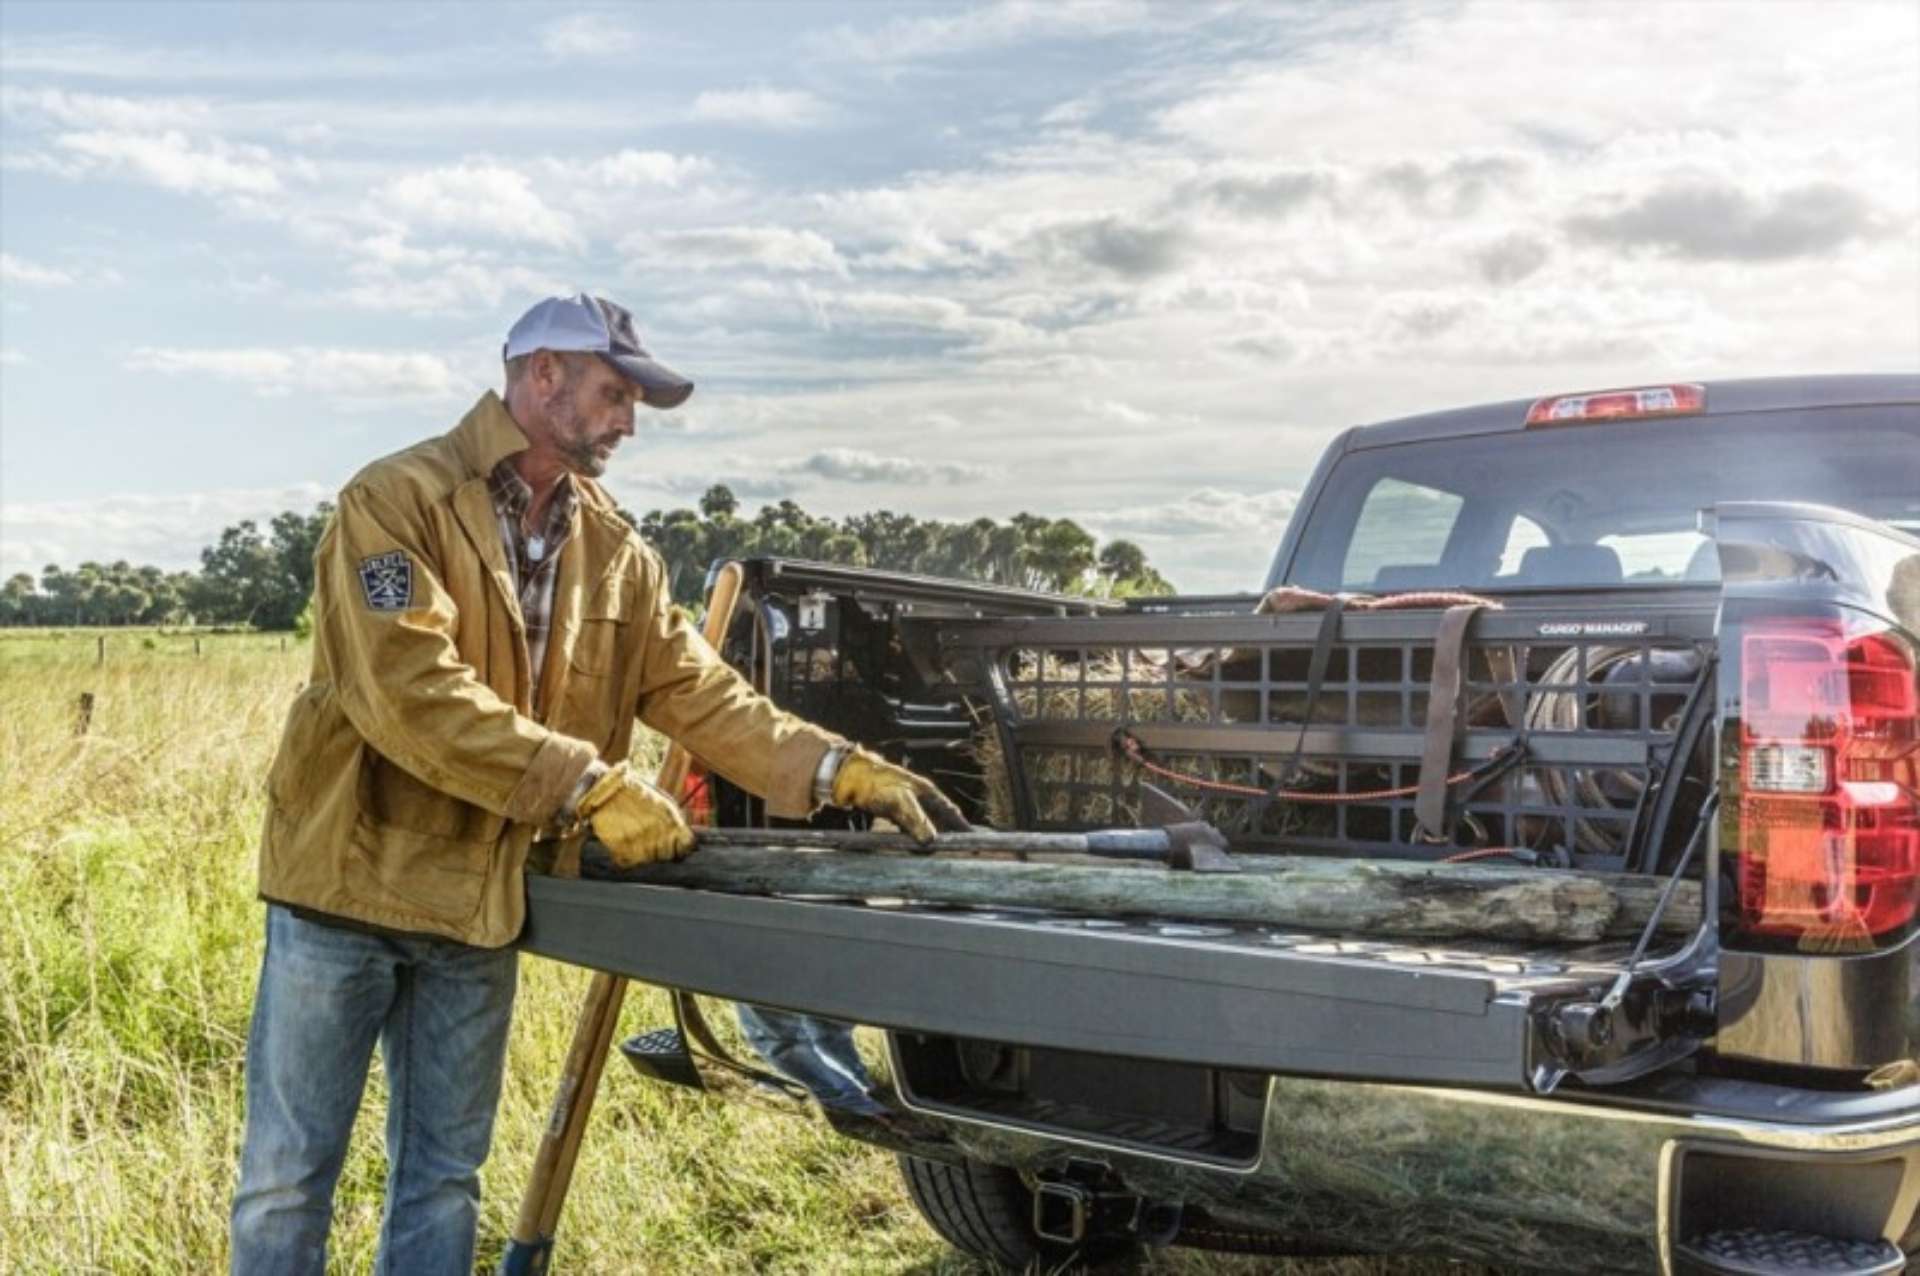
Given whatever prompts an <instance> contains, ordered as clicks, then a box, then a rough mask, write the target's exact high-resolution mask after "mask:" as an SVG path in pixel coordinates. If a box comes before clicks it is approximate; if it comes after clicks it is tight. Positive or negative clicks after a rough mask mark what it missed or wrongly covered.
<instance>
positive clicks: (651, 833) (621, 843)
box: [574, 762, 693, 868]
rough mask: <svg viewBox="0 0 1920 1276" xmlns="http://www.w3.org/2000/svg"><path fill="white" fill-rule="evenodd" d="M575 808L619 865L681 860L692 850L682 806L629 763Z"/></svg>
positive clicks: (610, 770)
mask: <svg viewBox="0 0 1920 1276" xmlns="http://www.w3.org/2000/svg"><path fill="white" fill-rule="evenodd" d="M574 812H575V813H576V814H577V815H579V816H580V817H581V818H582V819H584V820H587V821H588V822H589V823H591V824H592V825H593V833H594V836H595V837H598V838H599V839H600V840H601V841H602V842H604V843H606V846H607V851H608V853H609V856H610V857H611V858H612V860H613V862H614V864H615V866H617V867H619V868H632V867H634V866H635V865H637V864H652V863H655V862H656V861H659V860H677V859H679V858H680V857H681V856H683V855H685V854H686V853H687V852H688V851H691V850H692V849H693V830H692V829H691V828H688V827H687V819H686V817H685V816H684V815H682V814H680V807H679V805H678V804H676V803H675V802H674V800H673V799H672V798H670V797H668V796H667V795H666V794H664V793H662V792H661V791H660V790H659V789H656V788H654V787H653V786H652V785H651V784H649V783H647V782H646V781H645V780H643V779H641V778H640V776H639V775H638V773H636V772H635V771H634V769H633V768H632V767H631V766H629V765H627V764H626V763H625V762H622V763H620V764H619V765H618V766H614V767H610V768H608V770H607V773H606V774H605V775H603V776H601V777H600V778H599V779H598V780H596V781H594V785H593V787H592V788H590V789H588V790H587V793H586V796H585V797H583V798H581V799H580V801H579V803H578V805H576V806H575V807H574Z"/></svg>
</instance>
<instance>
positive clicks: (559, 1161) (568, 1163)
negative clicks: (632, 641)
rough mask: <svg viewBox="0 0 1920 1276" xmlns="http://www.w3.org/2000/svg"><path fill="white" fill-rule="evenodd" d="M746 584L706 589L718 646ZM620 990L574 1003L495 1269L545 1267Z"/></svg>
mask: <svg viewBox="0 0 1920 1276" xmlns="http://www.w3.org/2000/svg"><path fill="white" fill-rule="evenodd" d="M745 582H746V573H745V572H744V571H742V570H741V567H740V564H738V563H727V564H726V565H724V566H723V567H721V568H720V571H719V572H718V574H716V575H715V577H714V581H713V587H712V588H711V589H710V590H708V592H707V614H706V617H705V619H704V620H703V621H702V623H701V635H702V636H703V637H704V638H705V639H706V640H707V642H708V643H709V644H711V645H712V646H714V647H716V648H717V647H718V646H720V644H721V643H722V642H724V641H725V640H726V636H727V626H728V624H729V623H731V621H732V620H733V613H734V609H735V608H736V607H737V606H739V603H740V590H741V587H742V586H743V585H744V584H745ZM691 762H692V759H691V757H690V756H689V755H688V753H687V751H686V750H685V749H684V748H682V747H681V746H680V743H679V742H678V741H673V742H670V743H669V744H668V746H667V754H666V757H665V758H664V759H663V760H662V761H661V763H660V771H659V774H658V776H657V777H656V779H655V783H656V784H658V785H659V787H660V789H661V791H662V792H664V793H666V794H668V795H669V796H670V797H672V798H673V799H674V800H675V801H679V800H680V790H681V787H682V786H684V785H685V784H686V782H687V768H688V766H689V765H690V764H691ZM626 995H627V981H626V980H625V979H624V978H622V977H621V976H619V975H610V974H607V973H606V972H604V971H596V972H594V976H593V980H592V982H591V983H589V984H588V985H587V995H586V997H585V999H584V1000H583V1001H582V1002H581V1003H580V1017H579V1019H578V1020H577V1021H576V1022H575V1023H574V1026H573V1042H572V1044H571V1045H570V1046H569V1047H568V1049H567V1061H566V1064H565V1065H564V1067H563V1068H562V1069H561V1073H560V1086H559V1089H558V1090H556V1091H555V1093H554V1096H553V1113H552V1115H551V1116H549V1117H548V1118H547V1127H546V1129H545V1130H544V1131H542V1132H541V1135H540V1147H539V1148H538V1150H536V1151H535V1153H534V1158H533V1168H532V1170H531V1171H530V1172H529V1173H528V1176H527V1186H526V1190H525V1191H524V1192H523V1193H522V1194H521V1196H520V1216H519V1218H518V1220H517V1221H516V1222H515V1223H514V1226H513V1237H512V1241H511V1243H510V1244H509V1246H508V1250H507V1258H506V1260H505V1262H503V1264H502V1266H501V1270H502V1271H503V1272H507V1271H510V1270H524V1271H527V1272H531V1273H537V1272H544V1271H545V1270H546V1266H547V1260H548V1258H549V1256H550V1248H549V1247H550V1246H551V1244H552V1238H553V1234H554V1230H555V1228H556V1227H557V1226H558V1224H559V1221H560V1210H561V1207H562V1206H564V1205H565V1204H566V1201H567V1189H568V1188H569V1187H571V1186H572V1183H573V1167H574V1163H575V1162H576V1161H577V1160H579V1157H580V1138H581V1135H582V1134H583V1133H584V1132H585V1131H586V1128H587V1116H588V1114H589V1113H591V1112H592V1111H593V1100H594V1096H595V1094H596V1092H598V1090H599V1088H600V1074H601V1072H602V1070H603V1069H604V1068H605V1067H606V1063H607V1054H608V1052H609V1051H610V1050H611V1049H612V1048H613V1035H614V1032H615V1030H616V1029H617V1028H618V1026H619V1021H620V1007H621V1005H622V1003H623V1002H624V1001H625V999H626Z"/></svg>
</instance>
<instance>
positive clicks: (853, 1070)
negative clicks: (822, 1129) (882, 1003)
mask: <svg viewBox="0 0 1920 1276" xmlns="http://www.w3.org/2000/svg"><path fill="white" fill-rule="evenodd" d="M735 1012H736V1013H737V1014H738V1015H739V1017H740V1030H741V1032H742V1033H744V1034H745V1035H746V1038H747V1044H748V1045H750V1046H752V1047H753V1048H754V1050H755V1051H756V1052H757V1053H758V1054H759V1055H760V1057H761V1058H762V1059H765V1060H766V1061H767V1062H768V1063H770V1064H772V1065H773V1066H774V1067H775V1068H777V1069H779V1070H780V1071H781V1072H782V1073H784V1074H785V1075H786V1076H787V1077H789V1078H791V1079H792V1080H794V1081H798V1082H799V1083H800V1084H801V1085H803V1086H805V1087H806V1088H807V1090H808V1092H809V1093H811V1094H812V1095H813V1097H814V1098H815V1099H818V1100H819V1101H820V1103H821V1105H822V1106H823V1107H829V1108H840V1109H842V1110H844V1111H848V1112H857V1113H860V1114H861V1115H863V1116H874V1115H877V1114H878V1113H881V1112H884V1111H885V1110H886V1109H885V1108H883V1107H882V1106H881V1105H880V1104H879V1103H878V1102H876V1101H875V1100H874V1097H873V1095H872V1093H871V1087H872V1085H873V1078H872V1077H870V1076H869V1075H868V1074H867V1068H866V1065H865V1064H863V1063H861V1062H860V1055H859V1053H858V1052H857V1051H856V1050H855V1049H854V1045H853V1025H852V1024H850V1023H842V1022H841V1021H840V1020H838V1019H822V1018H820V1017H819V1016H818V1015H796V1014H794V1013H793V1012H791V1011H787V1010H775V1009H773V1008H772V1007H771V1006H751V1005H748V1004H747V1003H746V1002H744V1001H743V1002H740V1003H739V1004H738V1005H737V1006H736V1008H735Z"/></svg>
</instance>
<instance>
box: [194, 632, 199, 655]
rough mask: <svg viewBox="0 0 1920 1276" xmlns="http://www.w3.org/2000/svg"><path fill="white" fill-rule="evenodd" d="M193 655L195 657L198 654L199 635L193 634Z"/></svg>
mask: <svg viewBox="0 0 1920 1276" xmlns="http://www.w3.org/2000/svg"><path fill="white" fill-rule="evenodd" d="M193 654H194V655H196V656H197V655H199V654H200V635H199V634H195V635H194V636H193Z"/></svg>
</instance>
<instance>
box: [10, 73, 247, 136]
mask: <svg viewBox="0 0 1920 1276" xmlns="http://www.w3.org/2000/svg"><path fill="white" fill-rule="evenodd" d="M209 114H210V108H209V107H208V105H207V103H205V102H204V101H199V100H197V99H193V98H177V97H144V98H132V97H111V96H106V95H103V94H98V93H76V92H69V91H67V90H65V89H59V88H51V87H38V88H22V87H20V86H18V85H13V84H0V115H6V116H9V117H11V118H13V119H15V120H19V121H22V122H24V123H27V124H30V125H53V126H56V127H58V128H63V129H81V130H88V129H106V130H109V131H114V132H143V131H151V130H154V129H166V128H185V127H194V126H198V125H200V124H203V123H205V122H206V119H207V117H208V115H209Z"/></svg>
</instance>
